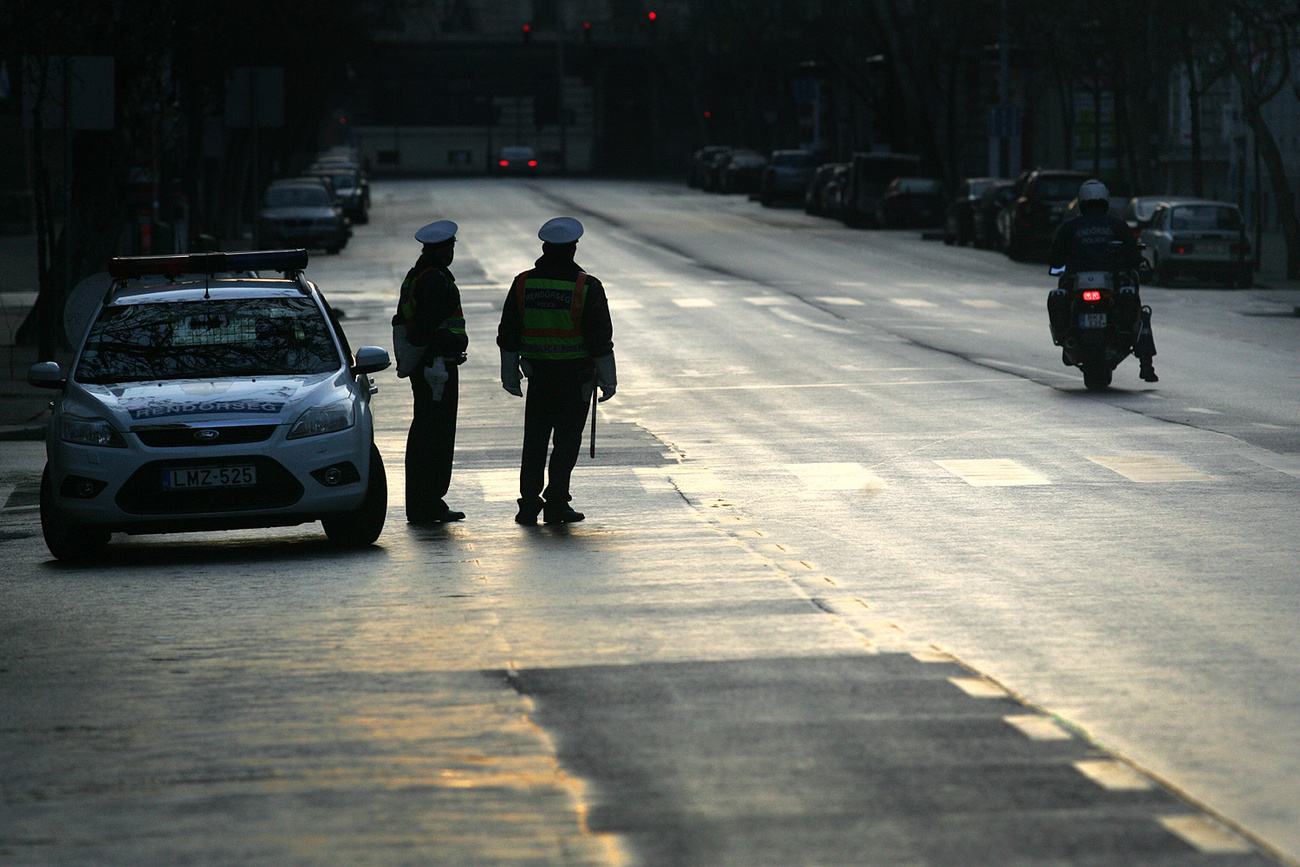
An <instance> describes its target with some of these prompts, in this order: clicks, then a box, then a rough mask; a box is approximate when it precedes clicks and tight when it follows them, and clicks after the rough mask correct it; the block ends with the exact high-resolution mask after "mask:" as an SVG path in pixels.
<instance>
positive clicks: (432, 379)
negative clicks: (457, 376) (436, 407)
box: [424, 355, 451, 400]
mask: <svg viewBox="0 0 1300 867" xmlns="http://www.w3.org/2000/svg"><path fill="white" fill-rule="evenodd" d="M450 378H451V374H449V373H447V362H446V361H444V360H443V358H442V356H441V355H439V356H437V357H435V358H434V359H433V363H432V364H430V365H429V366H428V367H426V368H425V369H424V380H425V382H427V383H429V390H430V391H432V392H433V399H434V400H442V389H443V387H444V386H445V385H446V384H447V380H448V379H450Z"/></svg>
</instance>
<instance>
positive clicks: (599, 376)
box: [497, 217, 618, 524]
mask: <svg viewBox="0 0 1300 867" xmlns="http://www.w3.org/2000/svg"><path fill="white" fill-rule="evenodd" d="M581 236H582V223H580V222H578V221H577V220H575V219H573V218H572V217H556V218H555V219H553V220H548V221H547V222H546V223H545V225H543V226H542V228H541V230H540V231H539V232H538V233H537V237H538V238H540V239H541V241H542V257H541V258H540V259H538V260H537V262H536V264H535V265H534V267H533V268H532V269H531V270H528V271H524V272H523V273H522V274H520V275H519V276H517V277H515V280H514V283H513V284H511V286H510V292H509V294H507V296H506V301H505V306H504V308H503V309H502V311H501V324H500V326H499V327H498V329H497V346H498V347H499V348H500V349H501V386H502V388H504V389H505V390H506V391H508V392H510V393H511V394H513V395H515V396H516V397H522V396H523V390H522V385H521V380H520V368H521V367H522V372H523V375H524V376H526V377H528V399H527V402H526V403H525V406H524V448H523V461H522V466H521V467H520V471H519V513H518V514H517V515H515V520H516V521H518V522H519V523H520V524H536V523H537V517H538V515H541V516H542V519H543V520H544V521H545V522H546V523H548V524H567V523H572V522H574V521H581V520H582V519H583V518H584V517H585V516H584V515H583V514H582V513H581V512H576V511H574V510H573V507H572V506H570V505H569V503H570V500H571V499H572V497H571V495H570V493H569V478H570V476H571V475H572V473H573V467H574V465H575V464H576V463H577V462H578V452H579V451H580V450H581V448H582V432H583V427H584V426H585V424H586V421H587V408H588V404H589V403H590V402H591V395H592V390H593V389H594V388H595V386H596V385H597V384H598V385H599V386H600V391H601V398H600V399H601V400H602V401H604V400H608V399H609V398H611V397H613V396H614V390H615V388H616V386H617V384H618V382H617V379H618V378H617V375H616V372H615V366H614V339H613V338H614V327H613V324H612V323H611V322H610V318H609V301H608V300H607V299H606V297H605V287H604V286H602V285H601V283H600V281H599V280H597V279H596V278H595V277H593V276H591V275H590V274H588V273H586V272H585V271H583V270H582V268H580V267H579V266H578V265H577V263H576V262H574V255H575V254H576V252H577V249H578V238H579V237H581ZM552 441H553V444H554V447H553V448H552V449H551V454H550V473H549V477H548V476H547V466H546V464H547V461H546V457H547V450H548V448H550V446H551V445H552Z"/></svg>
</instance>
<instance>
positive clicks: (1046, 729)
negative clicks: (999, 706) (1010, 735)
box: [1002, 713, 1071, 741]
mask: <svg viewBox="0 0 1300 867" xmlns="http://www.w3.org/2000/svg"><path fill="white" fill-rule="evenodd" d="M1002 719H1003V720H1004V721H1005V722H1006V723H1007V724H1008V725H1011V726H1014V727H1015V728H1017V729H1019V730H1020V732H1021V734H1023V735H1024V736H1025V737H1027V738H1029V739H1030V740H1032V741H1068V740H1070V738H1071V735H1070V733H1069V732H1067V731H1066V730H1065V729H1063V728H1061V727H1060V726H1059V725H1057V724H1056V723H1055V722H1054V721H1053V720H1052V719H1050V718H1049V717H1045V716H1039V715H1038V714H1036V713H1030V714H1016V715H1013V716H1005V717H1003V718H1002Z"/></svg>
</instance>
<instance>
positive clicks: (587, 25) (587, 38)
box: [582, 21, 591, 45]
mask: <svg viewBox="0 0 1300 867" xmlns="http://www.w3.org/2000/svg"><path fill="white" fill-rule="evenodd" d="M582 41H583V42H585V43H587V44H588V45H590V44H591V22H590V21H584V22H582Z"/></svg>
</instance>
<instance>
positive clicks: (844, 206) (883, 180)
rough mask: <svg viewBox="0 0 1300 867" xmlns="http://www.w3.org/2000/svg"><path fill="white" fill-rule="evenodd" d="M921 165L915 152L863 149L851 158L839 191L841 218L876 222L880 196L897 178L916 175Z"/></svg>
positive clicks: (850, 221)
mask: <svg viewBox="0 0 1300 867" xmlns="http://www.w3.org/2000/svg"><path fill="white" fill-rule="evenodd" d="M920 165H921V158H920V157H919V156H917V155H916V154H896V153H890V152H887V151H862V152H859V153H855V154H854V155H853V157H852V158H851V159H850V160H849V173H848V179H847V180H846V182H845V189H844V190H843V192H842V193H841V194H840V215H839V216H840V219H841V220H843V221H844V224H845V225H846V226H863V225H867V224H870V223H874V222H875V220H876V216H877V209H878V206H879V204H880V197H881V196H882V195H884V193H885V187H887V186H889V182H890V181H892V180H893V179H894V178H901V177H908V176H915V175H917V174H918V170H919V168H920Z"/></svg>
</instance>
